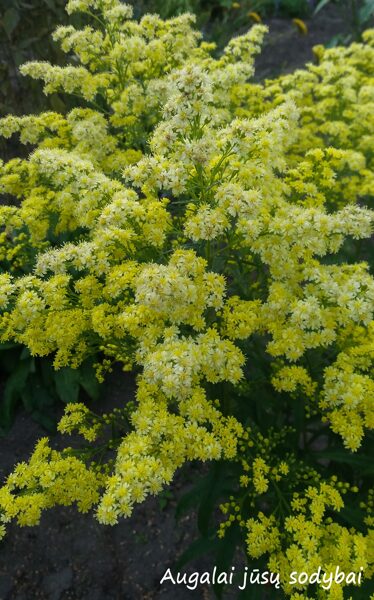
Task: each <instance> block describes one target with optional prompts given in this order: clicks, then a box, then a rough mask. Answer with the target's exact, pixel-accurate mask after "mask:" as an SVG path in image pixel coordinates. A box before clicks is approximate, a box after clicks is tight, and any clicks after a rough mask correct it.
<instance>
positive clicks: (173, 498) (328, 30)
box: [0, 8, 346, 600]
mask: <svg viewBox="0 0 374 600" xmlns="http://www.w3.org/2000/svg"><path fill="white" fill-rule="evenodd" d="M306 22H307V25H308V29H309V34H308V35H305V36H302V35H300V33H298V32H297V30H296V28H295V26H294V25H293V24H292V23H291V21H290V20H289V21H287V20H284V19H270V20H269V21H268V24H269V26H270V34H269V35H268V36H267V42H266V44H265V47H264V50H263V53H262V54H261V55H260V57H259V58H258V60H257V62H256V65H257V69H256V80H261V79H265V78H270V77H274V76H276V75H277V74H279V73H280V72H282V73H284V72H290V71H292V70H294V69H295V68H300V67H302V66H303V65H304V64H305V63H306V62H310V61H312V60H313V54H312V47H313V46H314V45H316V44H320V43H322V44H326V43H328V42H329V41H330V40H331V38H332V37H333V36H334V35H336V34H337V33H341V32H342V31H344V30H345V29H346V26H345V23H344V22H343V21H342V19H341V17H340V16H339V14H338V13H337V12H336V10H333V9H329V8H328V9H327V10H325V11H322V13H320V14H319V15H318V17H316V18H314V19H312V20H311V21H306ZM133 392H134V381H133V379H132V378H131V376H129V375H125V374H123V373H122V372H115V373H113V374H112V376H111V377H109V379H108V382H107V384H106V387H105V393H104V395H103V398H102V399H101V400H100V401H99V403H98V404H99V405H100V407H98V410H99V411H100V412H108V411H109V410H111V408H113V407H114V406H120V405H121V403H122V402H123V401H124V400H125V401H126V400H128V399H130V398H131V397H132V396H133ZM45 435H46V432H45V431H44V430H43V429H42V428H41V427H40V426H39V425H38V424H36V423H35V422H34V421H32V420H31V419H30V417H29V416H28V415H27V414H25V413H20V414H19V415H18V416H17V418H16V422H15V424H14V426H13V428H12V430H11V432H10V433H9V434H8V435H7V436H6V437H4V438H0V478H1V480H4V477H5V476H6V475H7V473H9V472H10V470H11V469H12V467H13V465H14V464H15V463H16V462H19V461H21V460H27V457H28V456H29V455H30V453H31V452H32V449H33V447H34V445H35V442H36V441H37V440H38V439H39V438H40V437H43V436H45ZM53 445H54V446H57V447H58V446H59V445H61V436H59V435H56V436H54V437H53ZM202 468H204V467H202ZM201 472H202V469H201V468H199V467H198V466H196V465H192V466H190V467H188V468H187V469H183V470H182V471H181V472H180V474H179V475H178V476H177V478H176V481H175V482H174V483H173V485H172V486H171V488H170V489H171V492H172V493H171V494H170V495H167V496H165V497H164V498H166V500H165V499H164V500H163V501H161V502H160V499H159V498H150V499H148V500H147V501H146V502H144V503H143V504H142V505H140V506H138V507H137V508H136V510H135V511H134V514H133V516H132V517H131V518H130V519H127V520H123V521H121V522H120V523H119V524H118V525H116V526H114V527H109V526H101V525H99V524H98V523H97V521H96V520H95V519H94V518H93V517H92V514H88V515H81V514H79V513H78V512H77V511H76V509H75V508H74V507H72V508H58V509H53V510H50V511H47V513H46V514H44V515H43V517H42V521H41V526H38V527H32V528H18V527H16V526H10V527H9V530H8V534H7V536H6V538H5V539H4V540H3V541H2V542H1V543H0V600H33V599H40V600H152V599H157V598H160V599H161V600H162V599H165V600H185V599H187V598H188V599H201V600H210V599H212V598H213V597H214V596H213V593H212V591H211V589H210V588H208V587H200V588H198V589H197V590H195V591H190V590H188V589H186V588H185V587H184V586H173V585H171V584H164V585H162V586H160V579H161V578H162V576H163V574H164V573H165V571H166V569H167V568H169V567H172V566H173V563H174V562H175V560H176V558H177V557H178V556H179V555H181V554H182V552H183V551H184V550H185V549H186V548H187V547H188V545H189V543H190V542H191V541H193V540H194V539H195V538H196V537H197V528H196V519H195V518H194V514H193V512H190V513H189V514H187V515H185V516H184V517H183V518H181V519H180V521H179V522H178V523H177V522H176V520H175V516H174V509H175V506H176V503H177V499H178V497H180V496H181V495H182V494H183V493H184V492H186V491H187V490H188V489H189V488H190V487H191V484H192V482H193V480H194V479H195V478H196V477H198V476H199V475H200V474H201ZM169 496H170V497H169ZM165 503H166V504H165ZM163 504H165V506H163ZM211 567H212V565H211V562H210V559H209V557H206V558H203V559H199V560H198V561H195V563H193V564H192V565H191V567H190V568H191V570H198V571H199V572H203V571H204V570H209V569H210V568H211ZM229 596H230V597H231V596H232V593H229Z"/></svg>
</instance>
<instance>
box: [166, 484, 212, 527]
mask: <svg viewBox="0 0 374 600" xmlns="http://www.w3.org/2000/svg"><path fill="white" fill-rule="evenodd" d="M210 480H211V477H210V474H209V475H206V476H204V477H201V479H200V480H199V481H198V482H197V483H196V484H195V485H194V486H193V488H192V489H191V490H190V491H189V492H187V493H186V494H183V496H182V497H181V498H180V500H179V501H178V504H177V507H176V509H175V518H176V519H177V520H179V519H180V518H181V517H182V516H183V515H184V514H185V513H186V512H187V511H188V510H189V509H190V508H193V507H194V506H198V504H199V502H200V500H201V497H202V496H203V494H204V493H205V491H206V490H207V488H208V487H209V484H210Z"/></svg>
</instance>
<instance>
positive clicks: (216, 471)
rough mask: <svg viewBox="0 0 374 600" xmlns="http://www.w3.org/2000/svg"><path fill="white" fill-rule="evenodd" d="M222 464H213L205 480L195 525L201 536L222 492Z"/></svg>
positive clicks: (206, 528) (205, 531)
mask: <svg viewBox="0 0 374 600" xmlns="http://www.w3.org/2000/svg"><path fill="white" fill-rule="evenodd" d="M222 473H223V463H222V462H215V463H213V465H212V467H211V470H210V473H209V475H208V478H207V486H206V489H205V492H204V493H203V495H202V498H201V502H200V506H199V510H198V513H197V525H198V528H199V531H200V533H201V534H202V535H206V534H207V531H208V528H209V523H210V518H211V516H212V513H213V510H214V508H215V506H216V504H217V500H218V499H219V498H220V496H221V492H222Z"/></svg>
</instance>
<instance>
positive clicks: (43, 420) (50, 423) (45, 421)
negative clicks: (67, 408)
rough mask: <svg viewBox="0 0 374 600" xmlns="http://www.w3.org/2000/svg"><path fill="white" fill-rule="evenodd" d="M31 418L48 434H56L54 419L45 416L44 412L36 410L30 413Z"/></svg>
mask: <svg viewBox="0 0 374 600" xmlns="http://www.w3.org/2000/svg"><path fill="white" fill-rule="evenodd" d="M32 418H33V419H34V420H35V421H36V422H37V423H39V424H40V425H41V426H42V427H44V429H46V430H47V431H49V432H50V433H56V431H57V425H56V421H55V419H53V418H52V417H50V416H49V415H47V414H46V413H45V412H43V411H40V410H36V411H34V412H33V413H32Z"/></svg>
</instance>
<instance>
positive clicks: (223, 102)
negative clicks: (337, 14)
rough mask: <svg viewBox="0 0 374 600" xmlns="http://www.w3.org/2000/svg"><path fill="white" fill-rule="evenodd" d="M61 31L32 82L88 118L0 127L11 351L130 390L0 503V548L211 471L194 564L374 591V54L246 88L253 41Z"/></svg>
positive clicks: (337, 589) (301, 591) (4, 292)
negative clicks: (24, 533) (113, 378)
mask: <svg viewBox="0 0 374 600" xmlns="http://www.w3.org/2000/svg"><path fill="white" fill-rule="evenodd" d="M67 10H68V12H69V13H73V12H75V11H82V12H85V13H86V14H87V17H88V22H89V25H87V26H86V27H85V28H83V29H82V30H76V29H75V28H74V27H72V26H67V27H59V28H58V29H57V31H56V33H55V35H54V37H55V39H56V40H58V41H59V42H60V44H61V47H62V49H63V50H64V51H65V52H66V53H67V54H68V55H69V56H70V57H71V64H70V65H68V66H66V67H64V68H61V67H56V66H52V65H51V64H49V63H45V62H33V63H28V64H26V65H24V66H23V67H22V71H23V73H24V74H28V75H30V76H31V77H32V78H34V79H41V80H42V81H43V82H44V90H45V92H46V93H55V92H58V93H59V92H61V91H63V92H64V93H70V94H73V95H74V96H77V97H78V98H79V100H80V102H81V103H82V105H83V104H85V107H84V106H81V107H79V108H75V109H73V110H72V111H70V112H68V113H67V114H66V115H62V114H59V113H57V112H47V113H41V114H38V115H31V116H26V117H15V116H9V117H7V118H5V119H3V120H2V121H1V122H0V131H1V134H2V135H3V136H4V137H6V138H10V137H11V136H12V135H16V134H18V135H19V136H20V139H21V141H22V142H24V143H30V144H33V145H34V146H35V149H34V151H33V152H32V153H31V154H30V156H29V157H28V158H27V159H14V160H11V161H9V162H8V163H6V164H2V167H1V173H0V186H1V190H2V191H3V192H4V193H6V194H10V195H13V196H15V197H16V198H17V201H18V203H19V206H14V205H11V206H4V207H1V210H0V219H1V224H2V257H1V258H2V261H3V263H4V266H5V267H6V268H7V272H4V273H3V274H2V275H1V288H0V289H1V308H2V316H1V325H0V327H1V339H2V341H3V342H16V343H19V344H23V345H24V346H26V347H27V348H28V349H29V351H30V354H31V356H42V357H43V356H50V355H53V357H54V366H55V368H56V369H57V371H58V370H59V369H62V368H66V367H72V368H77V367H79V366H80V365H81V364H83V363H84V362H85V361H88V360H90V359H92V357H97V353H98V352H99V351H100V352H101V356H102V357H103V358H102V361H101V364H98V365H97V371H98V375H99V377H100V378H102V377H103V376H104V373H105V370H106V369H107V368H110V367H111V364H112V363H113V362H119V363H121V364H122V365H123V368H124V369H128V370H133V371H134V372H136V373H137V391H136V397H135V400H134V402H131V403H127V404H125V405H124V406H122V407H120V408H118V409H117V410H116V411H114V412H113V413H111V414H109V415H98V414H94V413H93V412H92V411H90V409H89V408H88V407H87V406H86V405H85V404H84V403H69V404H68V405H67V407H66V411H65V415H64V416H63V418H62V419H61V421H60V423H59V430H60V431H61V432H62V433H66V434H69V433H71V432H73V431H74V432H78V433H79V434H81V436H82V437H83V440H82V445H81V447H80V448H75V449H74V450H72V449H71V448H66V449H65V450H63V451H57V450H52V449H51V448H50V446H49V443H48V440H47V439H42V440H40V441H39V442H38V444H37V446H36V449H35V452H34V453H33V455H32V457H31V459H30V461H29V463H21V464H20V465H18V466H16V467H15V470H14V472H13V473H12V474H11V475H10V476H9V477H8V478H7V480H6V481H5V483H4V486H3V487H2V488H1V490H0V512H1V520H2V525H1V530H2V531H3V532H5V525H6V523H7V522H8V521H10V520H12V519H16V520H17V521H18V523H19V524H20V525H34V524H36V523H38V522H39V519H40V515H41V512H42V511H43V510H44V509H47V508H49V507H52V506H55V505H59V504H62V505H66V504H72V503H76V504H77V506H78V509H79V510H81V511H87V510H89V509H92V508H95V514H96V517H97V518H98V520H99V521H100V522H101V523H105V524H115V523H116V522H117V521H118V519H119V518H121V517H123V516H130V515H131V513H132V511H133V508H134V505H135V504H136V503H138V502H142V501H143V500H144V499H145V498H146V497H147V496H148V495H149V494H157V493H159V492H160V491H161V490H162V489H163V488H164V487H165V486H166V485H168V484H169V483H170V482H171V481H172V479H173V476H174V473H175V471H176V470H177V469H178V468H180V467H181V466H182V465H183V464H185V463H186V462H188V461H194V460H200V461H212V464H213V466H212V470H211V472H210V474H209V476H208V478H207V479H206V480H203V481H201V482H197V486H196V489H195V490H194V491H193V492H192V496H189V497H188V498H185V499H184V501H183V503H182V506H180V508H179V512H181V511H182V510H183V509H184V508H185V507H187V506H190V505H191V504H192V503H193V502H196V501H197V502H198V504H199V509H198V514H199V527H200V531H201V534H202V538H201V540H199V541H198V542H196V544H195V545H194V546H193V548H192V549H191V548H190V549H189V551H188V553H187V555H186V556H187V557H191V556H192V555H193V554H194V552H195V553H196V552H201V551H202V550H204V551H206V550H207V549H211V548H212V547H214V549H215V551H216V552H217V561H218V563H219V565H220V566H221V567H223V566H224V565H225V564H227V561H230V560H231V557H232V555H233V553H234V551H235V548H236V547H237V545H238V544H241V545H242V547H243V548H244V549H245V552H246V556H247V559H248V562H249V564H250V565H251V567H256V568H268V569H270V570H272V571H273V572H276V573H279V574H280V578H281V583H282V591H281V590H278V591H276V590H274V597H275V595H276V594H277V593H279V597H284V595H286V596H290V597H291V598H292V599H293V600H298V599H299V598H302V597H310V594H313V595H316V594H317V595H318V597H319V598H331V599H333V598H342V597H343V595H344V589H343V587H342V586H337V585H335V584H334V585H333V586H332V587H331V589H321V588H319V589H318V590H316V587H315V586H313V585H310V586H309V585H308V583H305V582H304V583H298V584H296V585H294V586H292V585H291V583H290V576H291V572H292V571H294V570H297V571H305V572H307V573H310V572H312V571H315V570H316V568H317V567H319V566H320V567H321V569H322V571H325V572H326V573H328V572H330V571H331V570H332V569H333V568H334V566H335V565H339V566H340V567H341V568H342V569H343V570H345V571H347V570H348V571H352V570H354V571H357V572H362V573H363V575H364V577H365V579H366V580H368V579H369V578H370V576H371V574H372V572H373V553H372V550H371V548H372V546H371V544H372V539H373V538H372V529H370V527H371V526H372V522H373V517H372V505H373V504H372V503H373V496H372V492H371V491H370V477H371V475H372V472H373V469H372V465H371V461H370V458H369V457H370V441H371V439H372V438H371V437H370V430H371V429H372V427H373V415H374V413H373V392H374V386H373V380H372V378H371V373H372V364H373V343H374V327H373V310H374V282H373V278H372V276H371V275H370V273H369V265H368V263H367V262H366V261H365V260H363V256H365V252H366V253H367V252H368V248H366V249H365V248H362V246H361V245H362V244H365V240H368V239H369V238H370V235H371V233H372V223H373V213H372V211H370V210H369V209H368V208H367V207H366V206H365V204H366V202H367V201H368V200H369V198H370V194H371V192H372V189H373V185H372V184H373V172H372V166H373V152H372V148H373V144H372V132H373V118H374V117H373V115H374V111H373V110H372V108H373V80H372V75H373V72H372V71H373V64H374V63H373V52H374V50H373V42H374V33H373V31H368V32H366V34H365V35H364V41H363V42H362V43H355V44H352V45H351V46H350V47H348V48H336V49H331V50H325V49H324V48H322V47H317V48H316V49H315V56H316V60H317V64H314V65H309V66H308V67H307V68H306V69H305V70H299V71H297V72H295V73H294V74H292V75H287V76H285V77H282V78H279V79H277V80H274V81H269V82H266V83H265V84H264V85H260V84H251V83H249V80H250V78H251V76H252V74H253V62H254V57H255V55H256V54H257V53H258V52H259V50H260V44H261V41H262V38H263V35H264V34H265V32H266V28H265V27H264V26H262V25H258V26H255V27H253V28H252V29H251V30H250V31H249V32H247V33H246V34H244V35H243V36H240V37H237V38H234V39H233V40H232V41H231V42H229V44H228V45H227V47H226V48H225V49H224V51H223V53H222V55H221V56H220V57H219V58H213V57H212V52H213V51H214V45H213V44H207V43H206V42H201V39H200V35H199V34H198V33H197V32H195V31H194V30H193V28H192V24H193V17H191V16H189V15H183V16H180V17H176V18H174V19H171V20H169V21H163V20H161V19H160V18H158V17H157V16H154V15H145V16H144V17H143V18H142V19H141V20H140V22H136V21H133V20H132V19H131V9H130V8H129V7H128V6H126V5H122V4H120V3H119V2H117V1H116V0H70V2H68V4H67ZM360 246H361V247H360ZM20 271H21V272H20ZM95 360H96V358H95ZM219 504H221V509H222V513H223V519H222V522H221V524H220V525H218V524H217V522H216V521H215V519H214V515H215V510H214V509H215V508H216V507H217V506H218V505H219ZM183 507H184V508H183ZM361 568H362V569H361ZM361 592H362V594H363V596H362V597H367V588H365V587H364V586H363V587H361V588H357V587H355V588H353V591H352V588H349V586H348V588H347V594H348V596H349V595H353V594H354V595H355V598H358V597H359V595H360V594H361ZM248 593H252V592H251V590H249V592H248ZM272 593H273V592H272ZM305 594H308V596H306V595H305ZM365 594H366V596H365ZM250 597H251V596H250Z"/></svg>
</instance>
